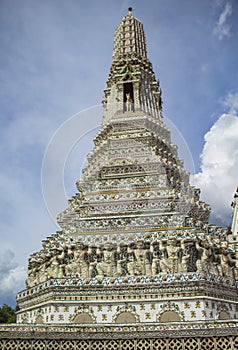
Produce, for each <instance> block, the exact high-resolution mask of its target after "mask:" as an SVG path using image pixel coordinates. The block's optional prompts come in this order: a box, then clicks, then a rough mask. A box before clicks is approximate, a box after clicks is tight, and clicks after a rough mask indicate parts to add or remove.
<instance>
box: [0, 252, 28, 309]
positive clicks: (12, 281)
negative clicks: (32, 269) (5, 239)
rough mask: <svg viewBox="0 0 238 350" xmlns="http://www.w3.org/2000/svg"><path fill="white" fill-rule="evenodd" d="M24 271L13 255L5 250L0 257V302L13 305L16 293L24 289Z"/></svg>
mask: <svg viewBox="0 0 238 350" xmlns="http://www.w3.org/2000/svg"><path fill="white" fill-rule="evenodd" d="M26 275H27V273H26V269H24V268H23V267H20V266H18V265H17V264H16V262H15V255H14V253H13V252H12V251H11V250H9V249H7V250H4V251H3V252H1V255H0V300H1V303H2V304H3V303H7V304H12V305H14V302H15V298H16V294H17V292H19V290H21V289H22V288H24V282H25V280H26Z"/></svg>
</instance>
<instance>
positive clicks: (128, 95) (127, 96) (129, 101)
mask: <svg viewBox="0 0 238 350" xmlns="http://www.w3.org/2000/svg"><path fill="white" fill-rule="evenodd" d="M134 111H135V108H134V92H133V84H132V83H131V82H130V83H124V84H123V112H134Z"/></svg>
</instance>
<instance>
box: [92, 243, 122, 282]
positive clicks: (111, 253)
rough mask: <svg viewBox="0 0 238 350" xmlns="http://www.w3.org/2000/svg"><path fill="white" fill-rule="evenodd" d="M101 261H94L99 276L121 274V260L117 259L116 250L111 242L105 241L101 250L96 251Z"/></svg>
mask: <svg viewBox="0 0 238 350" xmlns="http://www.w3.org/2000/svg"><path fill="white" fill-rule="evenodd" d="M98 257H100V258H101V261H99V262H97V263H96V270H97V273H98V276H99V277H104V276H118V275H120V274H121V266H120V265H121V260H118V261H117V252H116V250H115V249H114V247H113V245H112V244H111V243H106V244H105V246H104V249H103V251H102V252H101V251H100V250H99V251H98Z"/></svg>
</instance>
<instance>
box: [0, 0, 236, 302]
mask: <svg viewBox="0 0 238 350" xmlns="http://www.w3.org/2000/svg"><path fill="white" fill-rule="evenodd" d="M128 6H132V7H133V8H134V15H135V16H136V17H138V18H139V19H140V20H141V21H142V22H143V23H144V27H145V32H146V38H147V49H148V55H149V59H150V60H151V62H152V64H153V68H154V71H155V73H156V77H157V78H158V79H160V83H161V87H162V90H163V111H164V115H165V116H166V117H167V118H168V119H169V120H170V121H171V122H172V123H173V124H174V125H175V127H176V128H177V129H178V130H179V131H180V132H181V134H182V135H183V137H184V139H185V140H186V142H187V145H188V149H189V150H190V152H191V154H192V158H193V162H194V164H195V174H194V175H193V176H192V179H191V180H192V181H193V183H194V184H196V185H198V186H200V187H201V189H202V196H203V199H204V200H206V201H207V202H208V203H210V204H211V205H212V206H213V208H214V209H213V216H212V219H213V220H214V221H215V222H217V223H219V224H222V225H223V226H226V225H229V224H230V220H231V219H230V207H229V204H230V202H231V199H232V195H233V191H234V190H235V187H236V186H237V185H238V180H237V173H238V166H237V164H238V140H237V139H238V137H237V134H238V122H237V120H238V118H237V110H238V84H237V82H238V64H237V62H238V45H237V37H238V20H237V19H238V2H237V1H235V0H234V1H232V0H214V1H209V0H200V1H197V0H179V1H178V0H168V1H164V0H153V1H152V0H146V1H145V0H144V1H138V0H137V1H135V0H131V1H119V0H118V1H116V0H113V1H112V0H100V1H96V0H90V1H80V0H69V1H63V0H57V1H56V0H50V1H49V0H47V1H46V0H41V1H36V0H35V1H33V0H10V1H9V0H0V47H1V55H0V123H1V125H0V133H1V138H0V139H1V149H0V161H1V172H0V179H1V181H0V187H1V189H0V196H1V200H0V213H1V214H0V215H1V221H0V235H1V246H0V305H1V304H2V303H4V302H7V303H10V304H11V305H14V298H15V293H16V292H17V291H18V290H20V289H22V288H24V279H25V273H26V272H25V271H26V267H27V259H28V257H29V255H30V254H31V253H32V252H34V251H36V250H39V249H40V248H41V240H42V239H44V238H45V237H46V236H49V235H50V234H51V233H53V232H54V231H55V230H56V229H57V227H56V225H55V223H54V221H53V220H52V218H51V216H50V215H49V213H48V211H47V208H46V205H45V202H44V198H43V195H42V188H41V167H42V161H43V157H44V154H45V151H46V148H47V145H48V143H49V142H50V140H51V141H52V136H53V135H55V133H57V130H61V128H62V123H64V122H67V121H68V120H69V118H70V117H71V116H73V115H75V114H77V113H78V112H80V111H82V110H84V109H87V108H90V107H93V106H96V105H99V104H100V103H101V99H102V96H103V89H104V87H105V82H106V79H107V76H108V73H109V69H110V64H111V57H112V48H113V33H114V30H115V27H116V25H117V24H118V22H119V21H120V19H121V18H122V17H123V16H124V15H125V14H126V13H127V8H128ZM94 110H95V109H94ZM98 111H99V112H98V113H99V115H98V117H95V127H97V125H98V121H100V119H101V115H100V113H101V110H100V108H99V107H98ZM91 115H93V113H92V111H91V112H90V111H89V112H88V113H87V116H84V114H81V117H80V118H81V119H80V123H81V124H82V123H83V124H84V128H83V129H82V130H84V133H85V132H86V133H87V131H89V130H92V131H91V132H88V133H87V136H85V137H81V141H80V144H79V146H77V147H75V148H74V150H73V152H72V153H71V154H70V155H69V157H68V160H67V162H66V167H65V174H64V175H65V177H64V180H65V187H66V195H67V196H71V195H72V194H73V193H74V192H75V191H76V189H75V187H74V183H75V181H76V180H77V179H78V178H79V177H80V169H81V167H82V163H83V162H84V160H85V155H86V154H87V152H88V150H89V149H90V148H91V147H92V141H91V139H92V137H93V133H94V132H95V129H94V124H93V123H91V124H90V128H89V126H88V124H87V118H90V116H91ZM92 118H94V117H92ZM93 121H94V119H93ZM64 125H65V124H64ZM84 133H82V134H81V135H83V134H84ZM58 156H59V153H58ZM181 157H183V154H181ZM55 177H56V178H57V174H55ZM55 183H56V184H57V181H56V180H55ZM48 184H49V180H48ZM60 205H61V206H62V209H63V207H64V206H65V205H66V203H63V204H60Z"/></svg>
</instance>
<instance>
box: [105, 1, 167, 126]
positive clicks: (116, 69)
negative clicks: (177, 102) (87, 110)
mask: <svg viewBox="0 0 238 350" xmlns="http://www.w3.org/2000/svg"><path fill="white" fill-rule="evenodd" d="M128 11H129V12H128V13H127V14H126V15H125V16H124V17H123V18H122V19H121V21H120V23H119V24H118V26H117V28H116V30H115V34H114V47H113V55H112V66H111V69H110V73H109V77H108V80H107V85H106V89H105V90H104V92H105V96H104V98H103V106H104V119H103V122H104V123H107V122H108V121H109V120H112V119H114V118H117V116H118V115H120V114H121V113H123V114H125V113H126V112H130V113H131V112H136V113H139V112H143V113H147V114H149V115H151V116H152V117H156V118H158V117H159V118H161V117H162V102H161V89H160V87H159V83H158V81H157V80H156V78H155V74H154V72H153V69H152V64H151V62H150V61H149V59H148V57H147V48H146V38H145V32H144V27H143V24H142V23H141V21H140V20H139V19H137V18H136V17H134V16H133V13H132V7H129V8H128Z"/></svg>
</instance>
